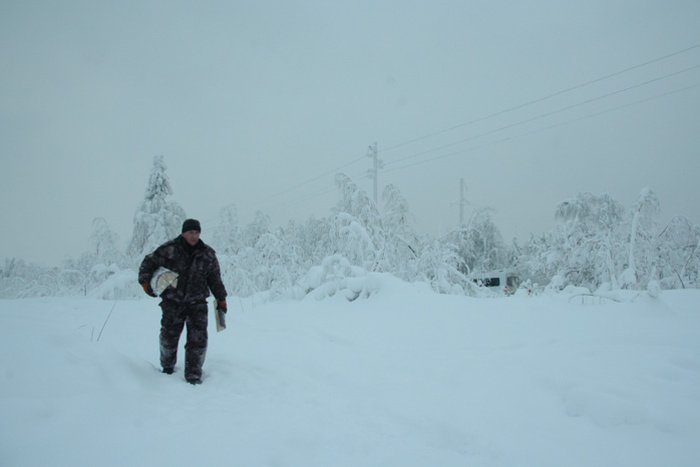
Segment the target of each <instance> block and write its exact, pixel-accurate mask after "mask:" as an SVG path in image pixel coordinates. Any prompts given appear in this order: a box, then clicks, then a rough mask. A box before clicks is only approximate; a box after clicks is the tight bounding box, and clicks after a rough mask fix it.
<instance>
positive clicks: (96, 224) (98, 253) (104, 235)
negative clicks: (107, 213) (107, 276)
mask: <svg viewBox="0 0 700 467" xmlns="http://www.w3.org/2000/svg"><path fill="white" fill-rule="evenodd" d="M90 241H91V243H92V247H93V250H92V253H93V254H94V255H95V260H96V262H99V263H103V264H120V263H122V261H123V257H122V256H123V254H122V253H121V251H120V248H119V236H118V235H117V234H116V233H115V232H113V231H112V230H111V229H110V228H109V225H108V224H107V221H106V220H105V219H104V218H102V217H96V218H95V219H93V221H92V235H91V236H90Z"/></svg>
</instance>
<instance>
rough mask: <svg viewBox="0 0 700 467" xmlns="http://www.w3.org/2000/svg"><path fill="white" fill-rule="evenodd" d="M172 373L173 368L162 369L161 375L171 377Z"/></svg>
mask: <svg viewBox="0 0 700 467" xmlns="http://www.w3.org/2000/svg"><path fill="white" fill-rule="evenodd" d="M174 371H175V369H174V368H163V373H165V374H166V375H172V374H173V372H174Z"/></svg>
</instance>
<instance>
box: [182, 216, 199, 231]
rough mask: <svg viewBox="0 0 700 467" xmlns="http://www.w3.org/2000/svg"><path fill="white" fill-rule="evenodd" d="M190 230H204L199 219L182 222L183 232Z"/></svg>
mask: <svg viewBox="0 0 700 467" xmlns="http://www.w3.org/2000/svg"><path fill="white" fill-rule="evenodd" d="M190 230H196V231H197V232H201V231H202V227H201V226H200V225H199V221H198V220H197V219H187V220H186V221H185V222H183V224H182V233H185V232H189V231H190Z"/></svg>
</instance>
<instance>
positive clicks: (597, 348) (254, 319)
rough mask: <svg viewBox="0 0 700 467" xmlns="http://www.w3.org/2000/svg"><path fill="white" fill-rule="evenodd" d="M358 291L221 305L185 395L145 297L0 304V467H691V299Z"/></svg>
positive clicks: (694, 427)
mask: <svg viewBox="0 0 700 467" xmlns="http://www.w3.org/2000/svg"><path fill="white" fill-rule="evenodd" d="M372 281H373V284H372V287H371V290H372V291H373V293H372V294H371V295H370V296H369V298H358V299H357V300H355V301H352V302H350V301H348V300H346V299H345V298H342V296H341V295H342V294H338V295H336V296H333V297H328V298H326V299H323V300H317V299H315V298H310V297H309V298H307V299H304V300H282V301H278V302H271V303H260V302H259V301H258V302H254V301H253V300H250V299H247V300H239V299H236V298H231V299H230V300H229V309H230V311H229V314H228V329H227V330H226V331H224V332H222V333H218V334H217V333H216V332H214V330H213V329H211V328H212V326H213V320H210V321H212V322H210V346H209V354H208V357H207V362H206V364H205V380H204V383H203V384H202V385H201V386H191V385H189V384H187V383H186V382H185V381H184V378H183V375H182V369H183V364H182V361H183V360H182V358H183V356H184V354H182V353H181V355H180V361H179V365H178V367H177V370H178V371H177V373H176V374H174V375H171V376H169V375H164V374H162V373H160V372H159V367H158V329H159V319H160V314H159V308H158V306H157V300H155V299H148V298H146V297H145V296H144V299H143V300H137V301H118V302H114V301H101V300H91V299H85V298H70V299H67V298H47V299H30V300H5V301H0V333H2V338H0V361H1V362H2V364H1V365H0V382H1V383H2V384H0V420H1V422H0V465H3V466H33V467H34V466H46V465H53V466H58V465H66V466H68V465H70V466H88V465H89V466H92V465H100V466H125V465H131V466H140V465H149V466H159V465H163V466H180V465H182V466H185V465H202V466H219V465H221V466H230V465H240V466H268V465H269V466H353V467H356V466H388V465H392V466H465V465H469V466H537V467H542V466H552V467H562V466H576V467H580V466H615V467H619V466H635V467H641V466H674V467H679V466H689V467H690V466H693V467H694V466H697V465H700V442H699V440H700V306H698V304H700V291H698V290H683V291H664V292H662V293H661V294H660V296H659V297H658V298H653V297H651V296H650V295H649V294H648V293H646V292H642V293H637V292H634V293H629V294H624V295H620V296H619V299H620V300H619V301H613V300H609V299H602V298H592V297H581V296H572V295H571V294H567V293H559V294H557V295H542V296H538V297H529V296H527V295H517V296H514V297H508V298H491V299H489V298H465V297H455V296H445V295H436V294H434V293H432V292H430V291H428V290H426V289H425V288H424V287H422V286H419V285H411V284H405V283H402V282H400V281H397V280H396V279H393V278H391V277H389V276H374V277H373V278H372ZM110 310H113V311H112V313H111V315H110V317H109V320H108V321H107V322H106V325H105V326H104V329H102V327H103V324H104V323H105V320H106V318H107V316H108V315H109V313H110ZM100 332H101V333H102V334H101V336H100V338H99V340H98V335H99V334H100Z"/></svg>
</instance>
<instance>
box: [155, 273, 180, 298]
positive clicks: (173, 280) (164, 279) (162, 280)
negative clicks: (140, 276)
mask: <svg viewBox="0 0 700 467" xmlns="http://www.w3.org/2000/svg"><path fill="white" fill-rule="evenodd" d="M177 276H178V274H177V273H176V272H175V271H171V270H170V269H166V268H158V269H156V272H154V273H153V278H152V279H151V288H152V289H153V291H154V292H155V294H156V295H158V296H160V294H162V293H163V292H165V289H167V288H168V287H172V288H173V289H175V288H177Z"/></svg>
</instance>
